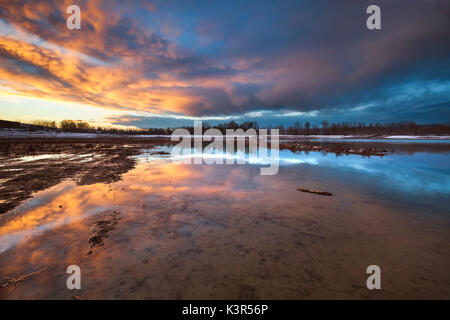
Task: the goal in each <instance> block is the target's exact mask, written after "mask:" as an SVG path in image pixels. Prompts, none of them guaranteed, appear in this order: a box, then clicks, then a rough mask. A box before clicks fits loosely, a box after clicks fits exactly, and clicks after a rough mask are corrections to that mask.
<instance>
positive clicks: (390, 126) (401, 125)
mask: <svg viewBox="0 0 450 320" xmlns="http://www.w3.org/2000/svg"><path fill="white" fill-rule="evenodd" d="M278 129H279V130H280V134H292V135H367V136H376V135H449V134H450V124H448V123H447V124H417V123H414V122H385V123H379V122H376V123H372V122H370V123H366V122H337V123H329V122H328V121H322V125H321V126H318V125H311V123H310V122H309V121H306V122H305V123H302V122H296V123H295V124H294V125H293V126H289V127H285V126H279V127H278Z"/></svg>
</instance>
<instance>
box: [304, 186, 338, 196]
mask: <svg viewBox="0 0 450 320" xmlns="http://www.w3.org/2000/svg"><path fill="white" fill-rule="evenodd" d="M297 190H298V191H301V192H308V193H315V194H320V195H321V196H332V195H333V194H332V193H331V192H326V191H320V190H311V189H304V188H297Z"/></svg>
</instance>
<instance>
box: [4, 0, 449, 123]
mask: <svg viewBox="0 0 450 320" xmlns="http://www.w3.org/2000/svg"><path fill="white" fill-rule="evenodd" d="M72 2H73V1H56V0H46V1H23V0H11V1H9V0H2V1H1V6H0V79H1V82H0V84H1V86H0V91H2V90H3V91H8V93H11V92H12V93H15V94H18V95H21V96H29V97H38V98H43V99H47V100H53V101H69V102H76V103H82V104H86V105H91V106H95V107H102V108H109V109H116V110H120V111H121V113H123V112H126V111H128V112H129V115H130V116H129V117H128V118H120V117H119V118H114V119H111V121H112V122H114V123H122V124H128V123H130V124H140V123H141V125H145V124H146V123H151V125H152V126H156V125H155V122H157V121H162V119H167V121H166V120H164V121H163V122H161V125H164V124H166V123H176V124H177V123H180V121H181V120H180V119H184V120H182V121H187V120H188V119H192V117H209V118H211V117H212V118H211V119H230V118H233V119H234V118H236V119H243V120H247V119H250V118H252V117H253V118H257V119H258V120H259V121H261V122H264V123H271V121H272V122H273V123H280V122H283V121H285V122H289V121H294V120H295V119H304V118H308V117H314V116H317V117H322V118H328V119H331V120H332V119H338V120H353V119H355V120H358V117H360V118H361V117H363V119H361V120H366V121H367V120H371V119H374V117H373V116H374V115H376V116H377V117H378V118H379V120H396V121H399V120H405V121H406V120H408V121H409V120H418V121H421V120H422V121H438V120H439V121H448V118H447V119H442V116H443V115H444V116H445V115H447V116H448V110H449V108H450V54H449V53H450V32H449V30H450V19H449V16H450V3H449V2H448V1H447V0H429V1H421V0H399V1H387V0H383V1H378V3H377V4H378V5H379V6H380V7H381V12H382V30H368V29H367V28H366V18H367V14H366V13H365V11H366V8H367V6H368V5H369V4H372V3H371V2H369V1H351V0H344V1H332V0H323V1H298V0H292V1H271V2H262V1H244V2H243V1H196V2H194V3H192V2H190V1H179V0H178V1H175V0H161V1H151V2H145V1H137V0H136V1H132V0H128V1H106V0H105V1H97V0H84V1H77V5H79V6H80V8H81V30H68V29H67V28H66V21H65V19H66V18H67V16H68V15H67V14H66V13H65V10H66V8H67V7H68V6H69V5H71V4H73V3H72ZM261 111H264V112H266V113H262V114H260V117H254V115H255V112H261ZM136 117H137V118H136ZM120 119H122V120H120ZM171 120H173V121H171Z"/></svg>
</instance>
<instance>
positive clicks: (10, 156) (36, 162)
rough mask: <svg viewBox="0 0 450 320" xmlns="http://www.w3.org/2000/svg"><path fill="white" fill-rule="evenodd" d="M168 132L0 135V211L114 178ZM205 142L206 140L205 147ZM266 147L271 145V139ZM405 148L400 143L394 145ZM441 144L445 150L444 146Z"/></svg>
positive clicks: (302, 147)
mask: <svg viewBox="0 0 450 320" xmlns="http://www.w3.org/2000/svg"><path fill="white" fill-rule="evenodd" d="M174 143H175V142H171V141H170V139H169V138H167V137H146V138H138V137H136V138H133V137H123V138H120V137H115V138H111V137H102V138H89V139H83V138H26V139H25V138H3V139H0V161H1V164H0V214H3V213H5V212H7V211H9V210H11V209H14V208H15V207H16V206H18V205H19V204H20V203H22V202H23V201H24V200H26V199H28V198H30V197H31V196H32V194H33V193H34V192H37V191H40V190H44V189H47V188H49V187H52V186H54V185H56V184H58V183H60V182H61V181H63V180H65V179H73V180H75V181H76V183H77V184H78V185H89V184H93V183H100V182H101V183H112V182H115V181H118V180H120V179H121V175H122V174H124V173H126V172H128V171H129V170H131V169H133V168H134V167H135V164H136V159H135V158H133V157H132V156H136V155H139V154H140V153H141V152H142V150H145V149H151V148H154V147H155V146H161V145H173V144H174ZM208 144H209V142H204V146H206V145H208ZM269 146H270V144H269ZM395 148H396V149H397V150H398V151H397V152H403V151H402V148H403V147H402V146H401V145H400V146H398V145H396V147H395ZM279 149H280V150H290V151H292V152H306V153H308V152H323V153H334V154H336V155H337V156H339V155H360V156H363V157H370V156H377V157H384V156H386V155H389V154H391V153H394V152H396V151H394V150H393V148H392V146H390V145H389V144H387V143H380V144H376V145H375V146H374V145H373V144H371V145H370V146H368V145H367V144H365V143H347V142H344V141H342V142H319V141H308V142H305V141H302V142H299V141H288V142H285V141H282V142H281V143H280V145H279ZM443 149H444V150H443ZM449 149H450V146H449V145H440V144H436V145H430V146H428V145H423V144H422V145H420V144H416V145H414V147H413V149H412V150H413V151H411V146H410V147H409V149H408V151H407V152H408V153H414V152H423V151H426V152H449V151H450V150H449Z"/></svg>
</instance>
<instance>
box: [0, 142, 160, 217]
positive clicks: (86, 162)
mask: <svg viewBox="0 0 450 320" xmlns="http://www.w3.org/2000/svg"><path fill="white" fill-rule="evenodd" d="M163 143H165V140H163V139H154V138H153V139H132V138H126V139H88V140H86V139H72V138H71V139H2V140H0V161H1V166H0V181H1V182H2V183H1V185H0V214H2V213H5V212H7V211H9V210H11V209H13V208H15V207H16V206H17V205H19V204H20V203H21V202H23V201H24V200H26V199H28V198H30V197H31V195H32V193H33V192H37V191H40V190H43V189H46V188H49V187H51V186H54V185H56V184H58V183H59V182H61V181H63V180H65V179H74V180H75V181H76V182H77V184H78V185H87V184H93V183H99V182H102V183H112V182H115V181H118V180H120V177H121V175H122V174H123V173H125V172H128V171H129V170H131V169H132V168H134V166H135V163H136V160H135V159H133V158H132V157H131V156H134V155H138V154H140V152H141V150H142V149H151V148H153V147H154V146H155V145H156V144H158V145H159V144H163Z"/></svg>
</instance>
